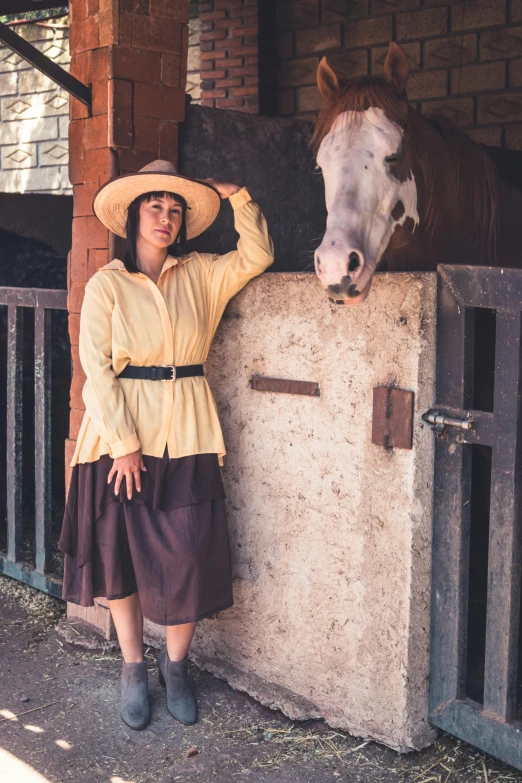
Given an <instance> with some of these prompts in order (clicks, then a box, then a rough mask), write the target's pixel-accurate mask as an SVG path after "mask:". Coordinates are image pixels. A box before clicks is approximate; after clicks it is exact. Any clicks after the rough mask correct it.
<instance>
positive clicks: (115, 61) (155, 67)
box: [111, 46, 176, 84]
mask: <svg viewBox="0 0 522 783" xmlns="http://www.w3.org/2000/svg"><path fill="white" fill-rule="evenodd" d="M111 54H112V77H113V78H114V79H129V80H131V81H135V82H147V83H149V84H159V83H160V81H161V54H160V52H154V51H152V50H150V49H136V48H133V47H130V46H115V47H113V48H112V51H111ZM172 56H173V57H175V56H176V55H172Z"/></svg>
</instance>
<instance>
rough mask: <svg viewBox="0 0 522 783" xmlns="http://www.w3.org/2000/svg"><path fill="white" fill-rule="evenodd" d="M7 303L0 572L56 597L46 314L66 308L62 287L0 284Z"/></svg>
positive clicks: (48, 324)
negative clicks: (29, 507) (26, 445)
mask: <svg viewBox="0 0 522 783" xmlns="http://www.w3.org/2000/svg"><path fill="white" fill-rule="evenodd" d="M0 305H3V306H7V340H6V342H7V390H6V414H7V416H6V463H5V464H6V474H7V475H6V484H5V486H6V517H7V546H6V551H5V552H0V573H4V574H7V575H8V576H10V577H13V578H15V579H19V580H20V581H22V582H25V583H26V584H29V585H32V586H33V587H36V588H38V589H40V590H44V591H45V592H47V593H50V594H52V595H54V596H57V597H61V580H60V579H59V578H58V577H57V576H56V575H53V574H51V573H49V568H50V563H51V558H52V505H53V504H52V482H51V460H52V457H51V318H52V311H53V310H67V291H64V290H51V289H44V288H5V287H1V286H0ZM24 308H33V310H34V470H35V474H34V552H35V557H34V561H35V562H34V565H32V564H29V563H27V562H24V541H23V535H24V519H23V516H24V503H23V491H22V490H23V482H22V475H23V460H22V446H23V443H22V441H23V434H24V429H23V417H24V406H23V387H24V383H23V381H24V378H23V372H24V370H23V359H24V350H23V349H24V317H23V316H24V312H23V310H24Z"/></svg>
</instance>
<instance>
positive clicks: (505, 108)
mask: <svg viewBox="0 0 522 783" xmlns="http://www.w3.org/2000/svg"><path fill="white" fill-rule="evenodd" d="M477 119H478V122H479V124H481V125H482V124H489V123H494V122H522V92H507V93H499V94H497V95H484V96H482V97H480V98H479V99H478V112H477Z"/></svg>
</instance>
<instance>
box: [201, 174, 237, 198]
mask: <svg viewBox="0 0 522 783" xmlns="http://www.w3.org/2000/svg"><path fill="white" fill-rule="evenodd" d="M203 182H208V184H209V185H212V187H213V188H215V189H216V190H217V192H218V193H219V195H220V196H221V198H230V196H233V195H234V193H238V192H239V191H240V190H241V188H240V186H239V185H234V184H233V183H232V182H218V180H216V179H212V177H208V178H207V179H204V180H203Z"/></svg>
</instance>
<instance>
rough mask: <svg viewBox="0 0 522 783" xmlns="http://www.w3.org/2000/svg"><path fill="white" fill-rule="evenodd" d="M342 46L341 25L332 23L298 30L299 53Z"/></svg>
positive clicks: (297, 50)
mask: <svg viewBox="0 0 522 783" xmlns="http://www.w3.org/2000/svg"><path fill="white" fill-rule="evenodd" d="M340 46H341V25H340V24H332V25H328V26H325V27H317V28H315V29H312V30H298V31H297V32H296V34H295V50H296V53H297V54H298V55H302V54H312V53H313V52H324V51H326V50H328V49H338V48H339V47H340Z"/></svg>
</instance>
